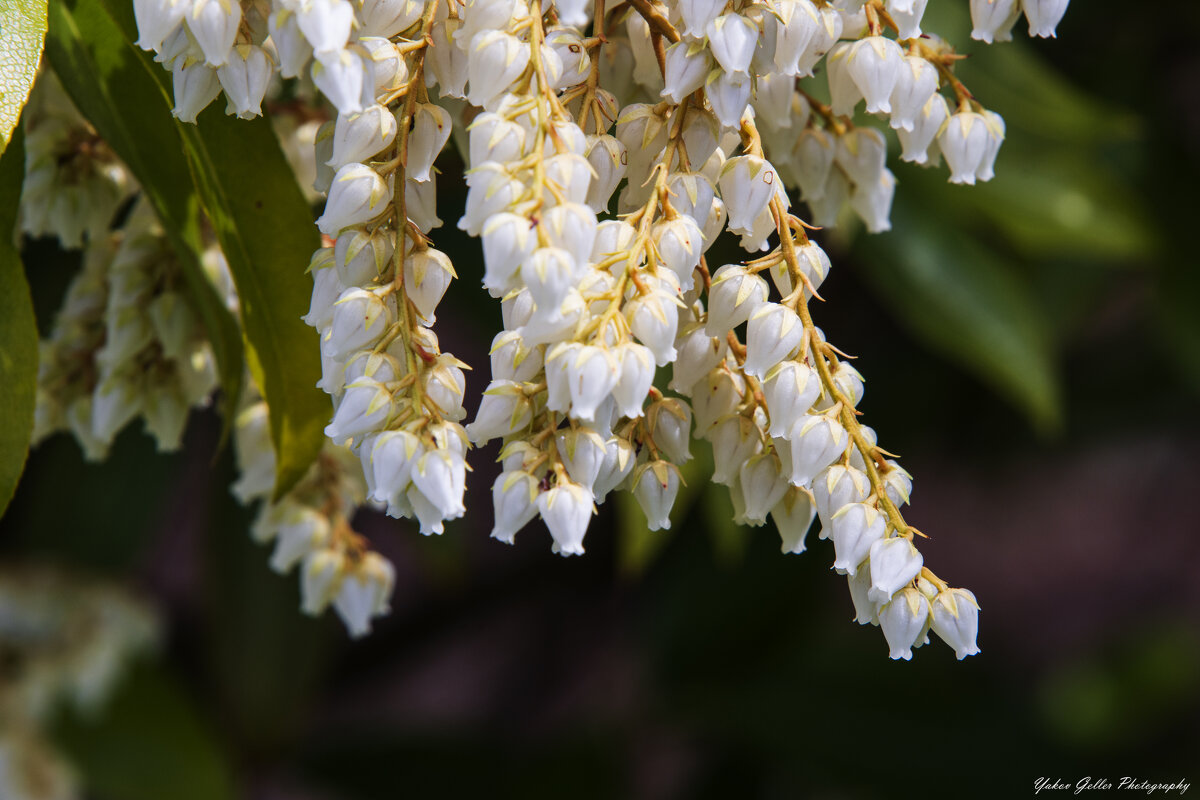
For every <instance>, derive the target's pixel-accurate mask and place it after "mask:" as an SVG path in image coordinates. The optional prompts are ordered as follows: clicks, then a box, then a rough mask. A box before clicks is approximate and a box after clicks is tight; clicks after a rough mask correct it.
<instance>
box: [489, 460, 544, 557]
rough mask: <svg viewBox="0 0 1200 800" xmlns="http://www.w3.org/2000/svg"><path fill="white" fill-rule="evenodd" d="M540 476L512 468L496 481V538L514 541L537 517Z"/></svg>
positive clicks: (494, 534) (507, 542)
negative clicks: (518, 532)
mask: <svg viewBox="0 0 1200 800" xmlns="http://www.w3.org/2000/svg"><path fill="white" fill-rule="evenodd" d="M537 495H538V479H537V478H536V477H534V476H533V475H531V474H529V473H528V472H525V471H524V470H509V471H507V472H501V473H500V474H499V475H498V476H496V482H495V483H493V484H492V506H493V508H494V509H495V522H494V523H493V524H492V534H491V535H492V538H493V539H497V540H499V541H501V542H504V543H505V544H512V543H513V540H514V538H515V537H516V535H517V531H519V530H521V528H524V527H525V526H526V525H528V524H529V521H530V520H532V519H533V518H534V517H535V516H537V504H536V501H537Z"/></svg>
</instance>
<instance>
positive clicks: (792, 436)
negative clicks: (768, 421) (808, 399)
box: [774, 415, 850, 486]
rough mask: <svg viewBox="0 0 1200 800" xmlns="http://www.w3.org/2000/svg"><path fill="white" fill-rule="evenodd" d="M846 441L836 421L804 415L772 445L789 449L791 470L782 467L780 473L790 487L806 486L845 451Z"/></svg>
mask: <svg viewBox="0 0 1200 800" xmlns="http://www.w3.org/2000/svg"><path fill="white" fill-rule="evenodd" d="M849 439H850V437H849V434H847V433H846V429H845V428H843V427H842V425H841V423H839V422H838V421H837V420H836V419H833V418H831V417H827V416H812V415H808V416H803V417H801V418H800V419H798V420H796V422H795V423H794V424H793V425H792V429H791V430H790V431H788V434H787V436H786V437H782V438H781V439H775V440H774V441H775V442H777V443H778V442H781V441H786V442H788V443H789V445H790V447H789V450H788V452H789V455H790V456H791V458H790V462H791V463H790V466H791V469H790V470H788V469H787V467H788V466H789V465H788V464H787V463H785V464H784V471H785V473H787V474H788V479H789V480H790V481H791V483H792V485H793V486H807V485H808V484H809V483H811V482H812V479H813V478H814V477H816V475H817V474H818V473H820V472H821V471H822V470H824V469H825V468H826V467H828V466H829V465H830V464H832V463H833V462H834V461H836V460H837V459H838V458H839V457H840V456H841V455H842V453H844V452H845V451H846V445H847V443H848V442H849ZM781 452H782V448H781ZM781 457H782V456H781Z"/></svg>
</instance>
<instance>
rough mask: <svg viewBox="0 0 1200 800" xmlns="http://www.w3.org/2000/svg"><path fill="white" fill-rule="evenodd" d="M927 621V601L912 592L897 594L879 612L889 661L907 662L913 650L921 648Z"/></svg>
mask: <svg viewBox="0 0 1200 800" xmlns="http://www.w3.org/2000/svg"><path fill="white" fill-rule="evenodd" d="M930 621H931V615H930V610H929V601H928V600H926V599H925V596H924V595H923V594H921V593H920V592H919V591H917V590H916V589H913V588H907V589H901V590H900V591H899V592H897V593H896V596H895V597H893V598H892V599H891V601H890V602H888V603H887V604H886V605H884V606H883V607H881V608H880V609H879V627H881V628H882V629H883V635H884V637H885V638H886V639H887V643H888V648H889V649H890V652H889V653H888V657H889V658H891V659H893V660H899V659H904V660H905V661H908V660H910V659H911V658H912V651H913V648H914V647H920V646H921V641H922V640H923V639H924V638H925V634H926V632H927V631H928V630H929V625H930Z"/></svg>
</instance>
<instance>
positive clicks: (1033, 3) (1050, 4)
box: [1021, 0, 1071, 39]
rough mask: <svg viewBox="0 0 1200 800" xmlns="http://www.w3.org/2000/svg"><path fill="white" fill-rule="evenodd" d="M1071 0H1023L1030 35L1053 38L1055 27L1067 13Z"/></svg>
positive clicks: (1022, 5)
mask: <svg viewBox="0 0 1200 800" xmlns="http://www.w3.org/2000/svg"><path fill="white" fill-rule="evenodd" d="M1070 2H1071V0H1021V8H1022V9H1024V11H1025V19H1026V20H1028V21H1029V35H1030V36H1040V37H1042V38H1043V39H1045V38H1053V37H1054V36H1055V33H1054V31H1055V28H1057V27H1058V23H1059V22H1061V21H1062V18H1063V16H1064V15H1065V14H1066V13H1067V5H1068V4H1069V3H1070Z"/></svg>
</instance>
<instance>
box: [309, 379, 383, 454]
mask: <svg viewBox="0 0 1200 800" xmlns="http://www.w3.org/2000/svg"><path fill="white" fill-rule="evenodd" d="M393 410H394V405H393V400H392V393H391V392H390V391H388V389H387V387H386V386H384V385H383V384H382V383H380V382H379V381H376V380H372V379H371V378H359V379H358V380H356V381H354V382H352V383H350V384H349V385H347V386H346V393H345V394H344V395H342V401H341V402H340V403H339V404H338V407H337V410H336V411H335V412H334V414H333V421H331V422H330V423H329V424H328V425H326V426H325V435H326V436H328V437H329V438H330V439H333V441H334V442H336V443H338V444H344V443H345V442H346V441H347V440H349V439H354V438H357V437H360V436H362V435H364V434H367V433H370V432H372V431H377V430H380V429H381V428H383V426H384V425H385V424H386V423H387V421H388V419H390V418H391V416H392V412H393Z"/></svg>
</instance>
